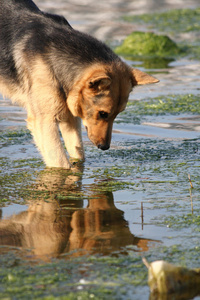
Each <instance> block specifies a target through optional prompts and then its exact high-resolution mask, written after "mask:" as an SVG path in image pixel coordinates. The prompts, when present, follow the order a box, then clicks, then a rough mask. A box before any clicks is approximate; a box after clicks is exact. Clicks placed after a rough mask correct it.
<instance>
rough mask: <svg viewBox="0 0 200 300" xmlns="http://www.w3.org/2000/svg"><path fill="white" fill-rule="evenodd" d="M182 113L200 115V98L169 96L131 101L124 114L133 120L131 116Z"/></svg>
mask: <svg viewBox="0 0 200 300" xmlns="http://www.w3.org/2000/svg"><path fill="white" fill-rule="evenodd" d="M180 113H190V114H200V96H199V95H191V94H188V95H168V96H160V97H156V98H154V99H148V100H141V101H129V103H128V105H127V111H125V112H123V114H124V115H127V118H131V114H134V115H136V116H137V115H164V114H180ZM125 118H126V117H125Z"/></svg>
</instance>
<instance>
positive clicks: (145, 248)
mask: <svg viewBox="0 0 200 300" xmlns="http://www.w3.org/2000/svg"><path fill="white" fill-rule="evenodd" d="M36 3H37V4H38V5H39V6H40V7H41V9H45V10H48V11H50V12H54V13H61V14H62V15H64V16H65V17H67V19H68V21H69V22H70V23H71V24H72V25H73V26H74V28H77V29H78V30H81V31H85V32H88V33H90V34H93V35H94V36H96V37H97V38H99V39H102V40H104V41H109V42H111V43H113V41H114V42H116V43H118V42H119V41H121V40H122V39H123V38H124V37H125V36H126V35H127V34H129V33H130V32H131V31H133V30H137V29H138V28H136V25H135V24H131V23H130V24H129V23H126V22H124V21H122V20H121V19H120V18H121V17H122V16H123V15H128V14H130V15H131V14H141V13H151V12H155V11H165V10H169V9H174V8H182V7H183V4H184V7H185V8H194V7H196V6H199V1H197V0H196V1H184V2H183V1H164V0H163V1H155V0H154V1H153V0H152V1H123V3H122V2H121V1H109V2H108V1H101V2H95V1H94V0H88V1H87V0H86V1H81V3H80V1H63V0H59V1H56V3H55V1H47V0H45V1H36ZM119 24H120V25H119ZM140 29H141V28H140ZM127 63H129V64H130V65H134V66H137V67H141V68H142V69H143V70H145V69H144V67H143V66H142V62H140V61H137V62H132V61H128V60H127ZM145 71H147V72H148V71H153V72H154V74H155V76H156V77H157V78H159V79H160V83H159V84H156V85H151V86H144V87H137V88H135V90H134V91H133V92H132V93H131V95H130V101H131V100H138V101H141V100H142V99H147V98H154V97H157V96H163V95H171V94H173V95H184V94H186V95H187V94H194V95H198V94H199V89H200V63H199V61H198V60H189V59H188V58H182V59H179V60H176V61H174V62H171V63H170V64H169V66H168V67H166V68H164V69H162V68H160V69H151V70H145ZM25 119H26V112H25V111H24V110H23V109H22V108H19V107H18V106H15V105H13V104H12V103H11V101H10V100H9V99H3V98H0V132H1V133H2V132H5V133H7V132H8V130H10V131H12V132H16V135H15V134H13V135H12V136H10V137H8V136H6V135H2V137H3V138H2V139H1V142H2V145H1V148H0V159H1V160H0V162H1V165H0V166H1V173H0V175H1V174H3V176H2V179H1V180H2V185H1V189H2V191H3V192H2V194H1V197H2V195H3V198H4V200H5V205H4V202H2V207H1V210H0V211H1V223H0V236H1V238H0V241H1V245H3V246H6V245H7V246H9V247H8V249H10V250H9V251H11V249H12V250H13V249H16V248H17V249H18V251H19V252H20V257H22V260H25V261H32V260H33V258H34V259H36V260H37V259H40V260H42V261H48V262H49V261H51V259H52V258H54V259H55V258H62V259H63V257H64V259H66V257H67V260H68V259H69V257H68V256H66V255H70V257H81V256H82V255H83V254H88V253H89V254H91V255H97V257H98V255H99V254H101V255H106V257H107V259H108V258H109V259H112V257H113V253H115V255H116V256H118V255H122V258H123V259H124V265H126V264H127V265H128V264H133V259H136V261H137V260H138V264H139V261H140V260H141V258H140V255H142V256H148V257H149V259H150V260H155V259H167V260H170V261H172V262H175V263H178V264H184V265H186V266H187V267H191V268H192V267H197V266H199V264H200V263H199V258H198V257H199V255H198V249H199V221H198V216H199V208H200V207H199V203H200V202H199V200H200V196H199V179H200V171H199V166H200V165H199V161H200V157H199V146H198V145H199V139H200V133H199V128H200V116H198V115H191V114H179V115H171V114H166V115H163V116H148V117H146V118H144V119H142V121H141V122H140V123H139V124H133V123H127V124H126V122H125V121H126V120H125V117H124V119H123V117H122V120H123V122H118V123H115V124H114V130H113V140H112V147H111V150H109V151H107V152H100V151H99V150H97V149H95V148H94V146H93V145H91V143H90V141H88V139H87V136H86V132H85V131H84V132H83V137H84V144H85V148H86V162H85V164H84V166H80V167H77V171H78V173H76V174H71V173H70V174H69V173H68V172H66V173H65V172H64V173H59V172H55V173H54V172H51V171H49V170H46V169H45V167H44V165H43V164H42V162H41V157H40V154H39V153H38V152H37V149H36V148H35V146H34V145H33V144H32V140H31V137H30V136H29V135H27V133H26V132H25V131H24V129H25V128H26V127H25V126H26V123H25V121H24V120H25ZM19 129H21V130H22V131H21V135H18V130H19ZM79 171H80V173H79ZM82 172H83V173H82ZM188 174H190V176H191V180H192V184H193V186H194V188H191V185H190V182H189V180H188ZM8 199H9V201H6V200H8ZM191 224H193V225H191ZM13 247H14V248H13ZM175 247H176V251H177V252H176V251H175V250H174V249H175ZM2 249H4V248H2ZM6 249H7V248H6ZM27 249H28V251H29V252H28V254H27V252H23V251H26V250H27ZM195 249H196V250H195ZM2 251H3V250H2ZM74 251H75V252H74ZM9 253H12V251H11V252H9ZM71 253H72V254H71ZM74 253H75V254H74ZM116 253H117V254H116ZM190 253H191V255H192V256H191V255H190ZM16 255H18V253H17V254H16ZM91 257H93V256H91ZM97 257H96V258H95V259H96V260H97V265H98V266H97V265H95V264H94V265H93V263H91V261H90V260H89V262H88V265H90V267H88V266H87V267H86V269H87V271H82V273H81V272H79V273H78V271H76V272H75V273H74V274H75V275H76V276H77V278H79V276H80V274H83V275H81V276H82V277H80V278H79V279H80V280H83V278H84V280H86V279H88V280H94V278H96V280H99V281H101V280H103V279H102V278H103V276H104V275H105V274H104V268H106V267H105V265H103V263H102V265H101V263H100V264H98V258H97ZM87 259H88V258H84V261H85V262H86V261H87ZM90 259H91V258H90ZM116 259H117V258H116ZM108 261H109V260H108ZM72 262H73V261H72ZM68 264H70V262H68ZM113 264H114V266H115V268H117V266H120V263H119V262H117V263H116V265H115V263H114V262H113ZM121 264H122V262H121ZM122 265H123V264H122ZM124 265H123V268H124ZM58 268H59V262H58V261H57V269H58ZM110 268H112V267H111V266H110ZM119 268H120V267H119ZM123 268H122V269H123ZM91 270H92V271H91ZM125 270H126V268H125V269H124V271H121V272H122V273H120V271H119V273H117V274H118V276H119V277H120V276H121V277H120V278H121V279H116V278H115V277H113V278H115V280H116V282H119V285H120V286H123V287H125V289H126V290H127V294H126V296H124V294H123V292H122V291H121V287H117V288H114V287H113V288H112V287H111V290H112V289H113V291H114V292H115V293H116V294H115V295H117V296H116V298H115V297H114V299H128V298H130V297H132V295H133V294H134V295H135V298H134V299H144V300H145V299H148V297H149V291H148V288H147V285H145V284H144V282H146V281H144V280H141V283H140V284H141V290H142V291H143V293H142V295H141V291H140V288H139V289H138V288H137V287H136V286H137V284H130V282H129V281H128V280H127V279H125V277H124V276H125ZM84 272H86V273H87V276H85V277H84V274H85V273H84ZM106 272H108V273H109V270H107V269H106V271H105V273H106ZM123 272H124V273H123ZM91 274H93V275H91ZM141 274H145V269H144V268H142V269H141ZM75 275H74V276H75ZM131 276H132V277H131ZM134 276H135V274H132V275H130V279H131V278H132V279H133V281H134V278H135V277H134ZM81 278H82V279H81ZM113 278H112V276H111V275H110V278H109V280H110V281H112V279H113ZM60 280H61V279H60ZM77 280H78V279H77ZM115 280H114V281H112V284H114V283H113V282H115ZM145 280H146V279H145ZM81 282H83V281H81ZM116 282H115V283H116ZM61 283H62V284H61V286H62V285H65V281H64V280H63V281H62V280H61ZM71 284H72V282H71ZM73 284H74V282H73ZM80 286H82V285H80ZM111 286H112V285H111ZM38 289H40V288H38ZM80 289H81V288H80ZM85 290H88V288H87V287H86V288H85ZM117 290H119V291H118V292H117ZM70 291H71V290H70ZM94 291H95V289H94ZM73 292H77V289H76V288H74V290H73ZM63 293H64V292H63ZM65 293H67V292H65ZM49 294H50V295H51V294H52V295H57V294H56V293H55V292H54V291H52V292H51V293H49ZM61 295H64V294H61ZM19 298H20V297H19Z"/></svg>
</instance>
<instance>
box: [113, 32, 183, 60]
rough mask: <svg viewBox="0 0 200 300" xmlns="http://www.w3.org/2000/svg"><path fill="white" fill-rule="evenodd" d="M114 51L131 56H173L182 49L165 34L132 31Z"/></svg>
mask: <svg viewBox="0 0 200 300" xmlns="http://www.w3.org/2000/svg"><path fill="white" fill-rule="evenodd" d="M115 52H116V53H118V54H126V55H133V56H146V57H149V56H151V57H157V56H158V57H174V56H176V55H178V54H180V53H181V52H182V50H181V49H180V48H179V47H178V46H177V45H176V43H175V42H174V41H172V40H171V39H170V38H169V37H168V36H166V35H157V34H155V33H152V32H132V33H131V34H130V35H129V36H128V37H127V38H126V39H125V40H124V42H123V43H122V45H121V46H119V47H117V48H116V49H115Z"/></svg>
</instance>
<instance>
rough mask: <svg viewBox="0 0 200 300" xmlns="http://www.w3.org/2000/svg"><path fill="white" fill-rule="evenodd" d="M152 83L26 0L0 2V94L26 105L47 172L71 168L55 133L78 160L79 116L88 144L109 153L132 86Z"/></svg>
mask: <svg viewBox="0 0 200 300" xmlns="http://www.w3.org/2000/svg"><path fill="white" fill-rule="evenodd" d="M155 82H158V80H157V79H155V78H154V77H152V76H150V75H148V74H146V73H143V72H142V71H140V70H137V69H132V68H131V67H129V66H128V65H126V64H125V63H124V62H123V61H122V60H121V59H120V58H119V57H118V56H117V55H116V54H114V53H113V51H112V50H111V49H110V48H109V47H108V46H106V45H105V44H103V43H102V42H100V41H98V40H97V39H95V38H93V37H91V36H89V35H87V34H85V33H81V32H79V31H76V30H74V29H73V28H72V27H71V26H70V24H69V23H68V22H67V20H66V19H65V18H64V17H61V16H58V15H53V14H49V13H44V12H42V11H41V10H40V9H39V8H38V7H37V6H36V5H35V4H34V3H33V2H32V1H31V0H9V1H8V0H0V91H1V93H2V95H4V96H6V97H9V98H11V99H12V100H13V101H14V102H17V103H18V104H19V105H21V106H23V107H24V108H26V110H27V116H28V117H27V125H28V128H29V129H30V130H31V132H32V135H33V137H34V140H35V143H36V145H37V147H38V149H39V150H40V152H41V154H42V156H43V159H44V161H45V163H46V165H47V166H48V167H60V168H67V169H68V168H70V167H71V165H70V163H69V160H68V158H67V155H66V153H65V150H64V147H63V145H62V142H61V139H60V134H59V129H60V131H61V134H62V137H63V139H64V142H65V145H66V148H67V151H68V153H69V155H70V157H73V158H76V159H80V160H84V150H83V144H82V137H81V119H82V121H83V124H84V125H85V127H86V129H87V133H88V137H89V139H90V140H91V141H92V142H93V143H94V145H96V146H97V147H98V148H100V149H102V150H107V149H109V147H110V141H111V134H112V125H113V121H114V119H115V117H116V116H117V114H118V113H119V112H121V111H123V110H124V109H125V107H126V104H127V101H128V96H129V93H130V91H131V90H132V88H133V87H134V86H135V85H138V84H149V83H155Z"/></svg>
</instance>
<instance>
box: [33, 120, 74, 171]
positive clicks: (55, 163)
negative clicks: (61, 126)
mask: <svg viewBox="0 0 200 300" xmlns="http://www.w3.org/2000/svg"><path fill="white" fill-rule="evenodd" d="M27 123H28V128H29V129H30V130H31V132H32V134H33V137H34V140H35V143H36V145H37V147H38V148H39V150H40V152H41V154H42V156H43V159H44V161H45V163H46V165H47V166H48V167H56V168H66V169H70V167H71V166H70V163H69V161H68V159H67V156H66V153H65V150H64V147H63V145H62V142H61V139H60V135H59V130H58V124H57V122H56V121H55V120H54V119H52V118H48V117H44V116H40V117H37V118H34V119H33V118H30V117H29V118H28V120H27Z"/></svg>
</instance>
